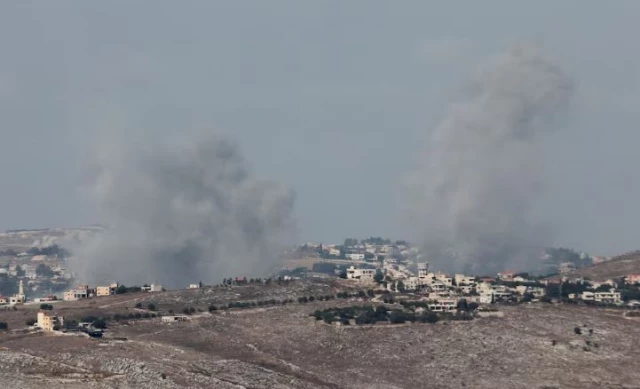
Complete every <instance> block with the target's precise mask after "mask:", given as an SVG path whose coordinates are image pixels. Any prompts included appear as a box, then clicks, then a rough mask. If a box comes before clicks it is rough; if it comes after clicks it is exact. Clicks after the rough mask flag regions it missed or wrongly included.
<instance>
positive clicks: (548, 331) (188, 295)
mask: <svg viewBox="0 0 640 389" xmlns="http://www.w3.org/2000/svg"><path fill="white" fill-rule="evenodd" d="M341 287H342V285H341V284H340V283H333V282H332V283H327V282H324V281H315V282H309V283H307V282H305V283H302V284H298V285H288V286H271V287H268V288H265V287H259V286H247V287H236V288H226V289H216V290H213V289H210V290H198V291H176V292H166V293H161V294H158V295H156V296H150V295H143V294H141V295H139V296H138V295H130V296H127V298H132V299H131V300H128V299H127V298H125V297H124V296H122V297H121V296H115V297H114V298H113V299H107V300H104V302H103V301H101V302H100V303H99V304H100V305H99V306H106V308H98V310H100V309H104V310H108V309H115V308H114V307H119V308H118V309H123V307H124V308H129V309H131V307H132V304H133V305H135V301H142V300H144V301H146V300H145V299H153V300H155V301H156V302H157V303H158V305H160V306H161V307H163V308H162V309H166V308H167V307H170V306H180V305H182V304H185V303H187V304H193V305H198V304H202V305H205V304H209V303H210V302H211V301H218V302H223V301H230V300H233V299H236V300H238V301H240V300H242V301H244V300H249V299H252V298H257V299H264V298H277V296H288V295H295V294H297V293H302V294H309V293H321V292H322V293H324V292H327V291H330V290H336V289H340V288H341ZM353 303H354V302H347V301H338V300H331V301H325V302H318V301H316V302H313V303H307V304H288V305H284V306H282V305H278V306H271V307H262V308H251V309H241V310H228V311H216V312H213V313H211V314H210V313H208V312H203V313H197V314H195V315H194V316H193V317H192V318H191V320H189V321H187V322H182V323H170V324H167V323H162V322H161V320H160V319H151V320H142V321H133V322H128V323H125V322H121V323H120V324H115V323H114V324H112V325H110V328H109V330H108V332H107V333H106V335H105V338H104V339H103V340H92V339H89V338H86V337H83V336H78V335H52V334H29V335H24V334H16V333H13V334H9V333H5V334H3V335H0V359H2V361H3V363H2V364H0V383H2V384H5V385H6V386H7V387H11V388H35V387H40V386H41V385H42V384H43V383H45V382H46V383H48V384H49V385H50V387H65V388H80V387H83V388H212V387H213V388H546V389H550V388H558V389H559V388H581V389H582V388H640V369H639V368H638V367H640V362H638V361H639V360H640V351H639V350H640V349H639V348H638V347H637V346H638V339H639V337H638V336H639V335H640V322H639V321H638V320H639V319H637V318H627V317H624V316H623V311H621V310H605V309H601V308H589V307H580V306H556V305H551V304H532V305H519V306H501V307H500V309H501V310H502V311H503V312H504V317H501V318H482V319H475V320H472V321H455V322H452V321H441V322H438V323H436V324H418V323H415V324H403V325H373V326H371V325H368V326H355V325H354V326H340V325H328V324H325V323H323V322H321V321H316V320H314V318H312V317H311V316H310V314H311V313H312V312H313V311H314V310H316V309H322V308H328V307H335V306H345V305H349V304H353ZM112 304H114V305H112ZM69 305H70V306H69V307H63V306H61V307H60V309H61V310H62V309H68V310H69V312H71V311H72V310H73V309H77V310H93V309H96V307H95V306H84V307H75V308H74V307H72V306H73V304H69ZM0 314H3V313H0ZM576 328H577V329H576ZM125 339H126V340H125ZM51 385H53V386H51Z"/></svg>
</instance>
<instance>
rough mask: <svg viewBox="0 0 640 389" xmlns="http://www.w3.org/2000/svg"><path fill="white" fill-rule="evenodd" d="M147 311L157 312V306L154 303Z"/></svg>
mask: <svg viewBox="0 0 640 389" xmlns="http://www.w3.org/2000/svg"><path fill="white" fill-rule="evenodd" d="M147 309H148V310H150V311H155V310H156V305H155V304H154V303H149V305H147Z"/></svg>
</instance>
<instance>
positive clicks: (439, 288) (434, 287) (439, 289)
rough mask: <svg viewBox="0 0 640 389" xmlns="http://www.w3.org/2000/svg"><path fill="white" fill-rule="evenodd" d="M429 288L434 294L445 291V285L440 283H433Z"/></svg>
mask: <svg viewBox="0 0 640 389" xmlns="http://www.w3.org/2000/svg"><path fill="white" fill-rule="evenodd" d="M430 288H431V291H432V292H436V293H438V292H444V291H446V290H447V285H445V284H444V283H442V282H441V281H435V282H434V283H433V284H431V285H430Z"/></svg>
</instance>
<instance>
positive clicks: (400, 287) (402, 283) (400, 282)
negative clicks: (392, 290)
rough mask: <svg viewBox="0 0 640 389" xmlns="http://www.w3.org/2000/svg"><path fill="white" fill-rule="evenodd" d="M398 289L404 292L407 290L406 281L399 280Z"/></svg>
mask: <svg viewBox="0 0 640 389" xmlns="http://www.w3.org/2000/svg"><path fill="white" fill-rule="evenodd" d="M396 289H397V290H398V292H400V293H404V291H405V288H404V282H402V281H398V283H397V284H396Z"/></svg>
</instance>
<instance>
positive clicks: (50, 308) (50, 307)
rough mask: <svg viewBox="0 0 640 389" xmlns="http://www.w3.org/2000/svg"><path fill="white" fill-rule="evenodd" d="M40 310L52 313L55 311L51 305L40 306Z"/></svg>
mask: <svg viewBox="0 0 640 389" xmlns="http://www.w3.org/2000/svg"><path fill="white" fill-rule="evenodd" d="M40 309H43V310H45V311H51V310H52V309H53V305H51V304H40Z"/></svg>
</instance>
